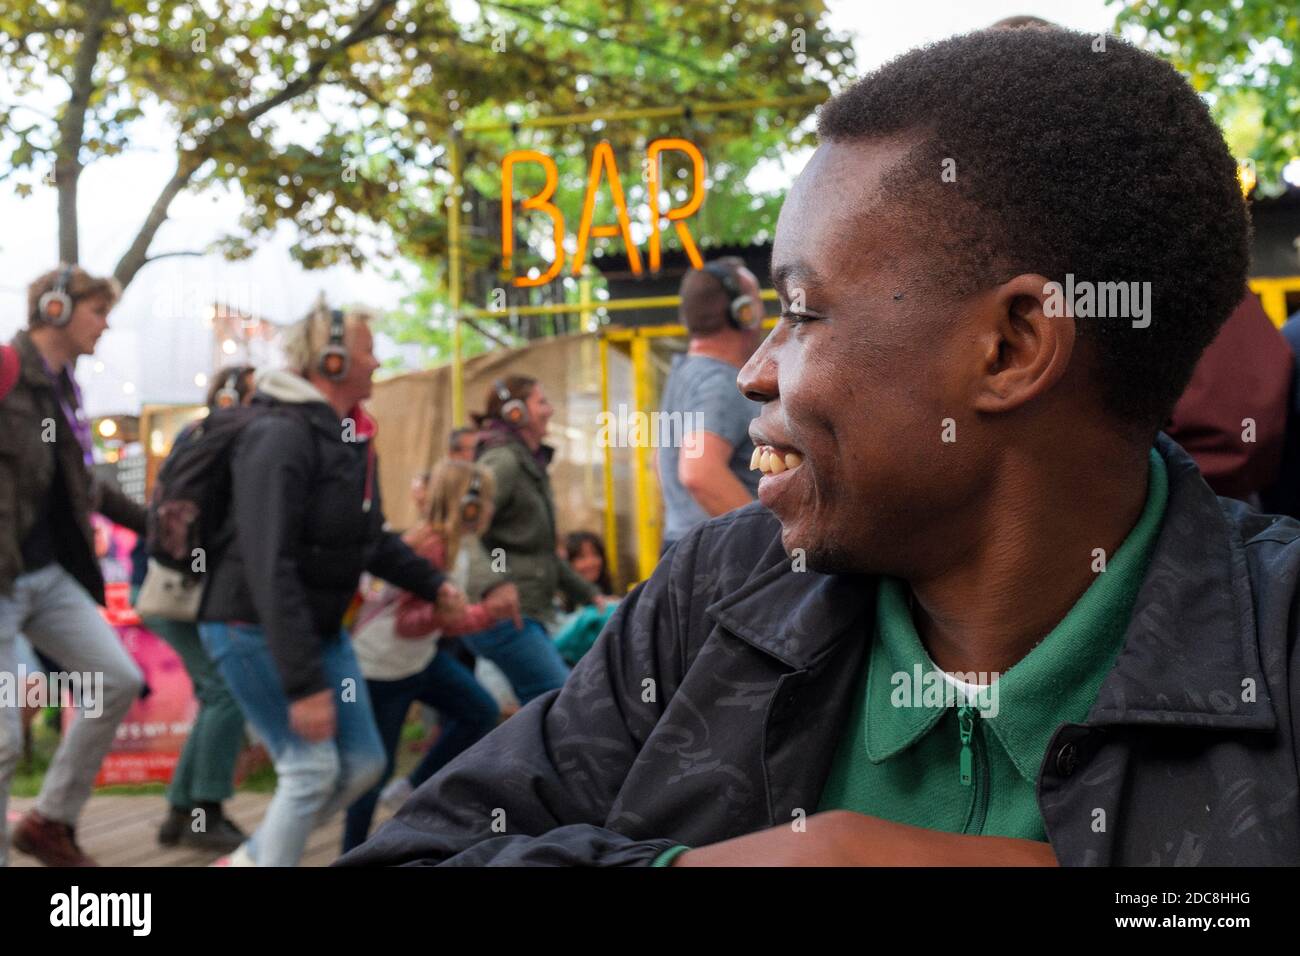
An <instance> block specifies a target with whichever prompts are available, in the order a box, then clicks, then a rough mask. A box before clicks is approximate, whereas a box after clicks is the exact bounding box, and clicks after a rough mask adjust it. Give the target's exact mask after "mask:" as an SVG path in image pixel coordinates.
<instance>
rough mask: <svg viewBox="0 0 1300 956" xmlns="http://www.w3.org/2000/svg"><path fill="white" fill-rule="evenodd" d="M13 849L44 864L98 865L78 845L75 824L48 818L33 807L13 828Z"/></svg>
mask: <svg viewBox="0 0 1300 956" xmlns="http://www.w3.org/2000/svg"><path fill="white" fill-rule="evenodd" d="M13 843H14V849H15V850H19V851H20V852H22V853H26V854H27V855H28V856H34V857H36V859H38V860H40V861H41V863H43V864H44V865H45V866H99V864H98V863H96V862H95V861H94V860H92V859H91V858H90V857H89V856H87V855H86V854H85V853H83V852H82V850H81V847H79V846H78V845H77V831H76V828H75V827H73V826H72V825H71V824H68V823H61V822H59V821H58V820H48V819H46V818H45V817H43V816H41V815H40V814H39V813H37V812H36V811H35V810H31V811H29V812H28V813H27V816H25V817H23V818H22V820H21V821H19V823H18V826H17V827H15V828H14V837H13Z"/></svg>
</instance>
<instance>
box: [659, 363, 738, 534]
mask: <svg viewBox="0 0 1300 956" xmlns="http://www.w3.org/2000/svg"><path fill="white" fill-rule="evenodd" d="M739 373H740V370H739V369H738V368H736V367H735V366H734V365H728V364H727V363H726V362H721V361H719V360H718V359H713V358H707V357H705V356H703V355H678V356H677V357H675V358H674V359H673V365H672V368H671V369H670V370H669V372H668V380H667V381H666V382H665V383H664V393H663V399H662V401H661V404H660V409H661V411H662V412H663V413H664V414H665V415H669V416H671V415H673V414H674V413H677V415H678V416H679V417H680V422H681V425H680V426H677V425H676V424H675V425H674V433H675V434H676V435H677V437H678V440H677V441H674V442H672V443H671V445H670V446H667V447H664V446H661V447H660V448H659V485H660V488H662V490H663V496H664V542H665V544H667V543H670V542H673V541H676V540H677V539H678V538H680V537H682V535H684V534H686V532H687V531H689V530H690V529H691V528H692V527H693V526H694V525H696V524H698V523H699V522H701V521H703V520H705V519H706V518H708V516H709V515H708V513H707V512H706V511H705V510H704V509H703V508H701V507H700V506H699V505H698V504H697V503H696V501H695V499H694V498H692V497H691V493H690V492H689V491H687V490H686V489H685V488H683V487H682V483H681V481H680V480H679V479H678V477H677V462H678V458H679V456H681V455H683V454H691V449H690V448H687V447H683V443H684V440H685V439H686V438H687V437H689V434H690V433H691V432H693V431H706V432H712V433H713V434H714V435H717V436H718V437H719V438H721V439H722V440H723V441H726V442H729V443H730V444H731V446H732V449H733V451H732V455H731V461H730V462H729V467H730V468H731V472H732V474H734V475H735V476H736V477H737V478H739V479H740V481H741V483H742V484H744V486H745V487H746V488H748V489H749V493H750V494H751V495H757V494H758V480H759V479H760V478H761V477H762V475H761V474H760V473H759V472H758V471H750V470H749V459H750V458H752V457H753V455H754V443H753V442H752V441H750V440H749V423H750V422H751V421H753V420H754V418H755V417H756V416H757V415H758V411H759V407H760V406H759V404H758V402H751V401H750V400H749V399H747V398H746V397H745V396H744V395H742V394H740V389H738V388H737V387H736V376H737V375H738V374H739ZM667 420H671V421H673V422H674V423H676V422H677V421H678V420H679V419H678V418H673V419H667ZM695 441H696V442H698V438H697V439H695ZM695 447H696V448H697V449H698V445H696V446H695Z"/></svg>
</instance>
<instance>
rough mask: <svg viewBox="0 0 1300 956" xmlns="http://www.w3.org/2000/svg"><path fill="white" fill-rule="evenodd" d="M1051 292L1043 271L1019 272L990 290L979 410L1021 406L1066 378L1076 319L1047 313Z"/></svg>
mask: <svg viewBox="0 0 1300 956" xmlns="http://www.w3.org/2000/svg"><path fill="white" fill-rule="evenodd" d="M1050 295H1051V289H1050V288H1049V280H1048V279H1046V278H1044V277H1043V276H1040V275H1018V276H1016V277H1015V278H1014V279H1011V280H1009V281H1008V282H1005V283H1003V284H1002V285H1000V286H998V287H997V288H996V289H994V290H992V291H991V292H990V293H989V296H990V300H989V301H988V302H987V304H986V308H987V309H988V312H987V313H986V316H987V320H988V321H987V324H986V325H985V326H984V328H983V329H982V330H981V332H980V342H981V346H982V349H983V354H982V355H981V362H982V368H981V369H980V376H979V381H978V383H977V387H976V393H975V408H976V409H977V410H978V411H981V412H1006V411H1011V410H1012V409H1015V408H1019V407H1020V406H1021V405H1024V404H1025V403H1027V402H1030V401H1032V400H1034V399H1035V398H1038V397H1039V396H1040V395H1043V394H1044V393H1046V392H1047V391H1049V390H1050V389H1051V388H1052V387H1053V386H1054V385H1056V383H1057V382H1059V381H1060V380H1061V379H1062V378H1064V377H1065V373H1066V370H1067V369H1069V367H1070V357H1071V355H1073V354H1074V337H1075V324H1074V322H1075V320H1074V317H1073V316H1071V315H1049V314H1047V310H1045V308H1044V306H1045V303H1046V301H1047V299H1048V298H1049V296H1050ZM1051 311H1053V312H1055V311H1059V310H1051Z"/></svg>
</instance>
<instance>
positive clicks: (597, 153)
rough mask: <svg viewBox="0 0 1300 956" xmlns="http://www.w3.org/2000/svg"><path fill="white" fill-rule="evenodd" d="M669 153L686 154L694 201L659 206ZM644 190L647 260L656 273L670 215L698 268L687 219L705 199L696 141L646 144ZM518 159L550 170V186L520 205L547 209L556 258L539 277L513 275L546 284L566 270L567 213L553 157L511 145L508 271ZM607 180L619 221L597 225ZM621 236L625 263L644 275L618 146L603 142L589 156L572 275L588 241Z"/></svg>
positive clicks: (505, 197)
mask: <svg viewBox="0 0 1300 956" xmlns="http://www.w3.org/2000/svg"><path fill="white" fill-rule="evenodd" d="M667 152H679V153H685V154H686V155H687V156H688V157H690V160H691V169H692V188H691V196H690V199H689V200H687V202H686V204H685V205H683V206H677V207H674V208H670V209H664V210H660V208H659V190H660V183H659V177H660V169H659V166H660V157H661V156H662V155H663V154H664V153H667ZM645 161H646V194H647V196H648V202H649V207H650V208H649V213H650V241H649V250H648V254H649V260H650V271H651V272H658V271H659V266H660V262H661V249H660V224H661V221H662V220H664V219H667V220H668V221H669V222H671V223H672V224H673V229H675V230H676V232H677V238H678V239H679V240H681V244H682V248H683V249H684V250H685V251H686V255H687V258H689V259H690V260H691V265H692V266H694V267H695V268H697V269H699V268H701V267H702V266H703V265H704V259H703V258H702V257H701V256H700V250H699V249H698V248H696V246H695V240H694V239H692V238H691V232H690V229H688V228H687V226H686V220H687V219H689V218H690V217H691V216H692V215H694V214H695V213H696V212H697V211H698V210H699V208H700V206H701V205H703V203H704V156H703V155H702V154H701V153H700V150H699V148H698V147H697V146H696V145H695V144H694V143H692V142H690V141H688V140H684V139H657V140H655V141H654V142H653V143H651V144H650V145H649V146H647V147H646V155H645ZM520 163H537V164H538V165H539V166H541V167H542V169H543V171H544V172H545V173H546V185H544V186H543V187H542V191H541V192H539V193H538V194H537V195H535V196H529V197H528V198H527V199H525V200H523V201H522V202H521V203H520V204H519V206H520V208H521V209H523V210H525V211H526V212H544V213H546V215H547V216H548V217H549V218H550V220H551V232H552V235H553V237H554V240H555V261H554V262H552V263H551V264H550V266H549V267H548V268H547V269H546V271H545V272H543V273H542V274H541V275H539V276H537V278H535V279H534V278H529V277H528V276H526V275H524V276H515V277H514V279H513V282H514V284H515V285H516V286H539V285H545V284H546V283H548V282H550V281H551V280H552V279H554V278H555V277H556V276H558V275H559V274H560V272H561V270H562V269H563V268H564V214H563V213H562V212H560V210H559V208H558V207H557V206H556V205H555V204H554V203H552V202H551V197H552V196H554V195H555V187H556V186H557V185H558V184H559V179H560V175H559V170H558V169H557V168H556V166H555V160H553V159H551V157H549V156H547V155H546V154H545V153H540V152H538V151H537V150H535V149H512V150H511V151H510V152H508V153H506V156H505V159H504V160H503V162H502V164H501V260H502V267H503V268H504V270H505V271H506V272H513V271H514V269H513V266H512V260H513V258H514V251H515V235H514V218H515V195H514V184H515V167H516V166H517V165H518V164H520ZM602 179H607V180H608V181H609V194H610V198H611V199H613V201H614V216H615V218H616V219H617V220H618V222H617V223H605V224H603V225H599V226H597V225H594V224H593V223H592V221H591V218H592V214H593V213H594V212H595V209H596V196H597V193H598V192H599V190H600V186H601V180H602ZM614 236H622V238H623V244H624V245H625V246H626V247H627V261H628V265H629V266H630V267H631V269H632V273H633V274H634V275H641V274H642V272H644V271H645V270H644V268H643V267H642V264H641V252H640V250H638V249H637V247H636V243H635V242H633V241H632V229H631V220H630V219H629V217H628V214H627V200H626V199H625V198H624V196H623V182H622V180H620V179H619V175H618V167H617V165H616V164H615V162H614V148H613V147H612V146H610V144H609V142H608V141H601V142H600V143H598V144H597V145H596V148H595V150H594V151H593V152H592V154H591V170H590V172H589V173H588V176H587V192H586V195H585V196H584V197H583V201H582V218H581V219H580V220H579V223H578V244H577V249H576V251H575V253H574V256H573V264H572V274H573V275H575V276H576V275H579V274H580V273H581V272H582V266H583V263H584V262H585V261H586V258H587V245H588V244H589V243H590V241H591V239H592V238H593V237H595V238H598V239H603V238H612V237H614Z"/></svg>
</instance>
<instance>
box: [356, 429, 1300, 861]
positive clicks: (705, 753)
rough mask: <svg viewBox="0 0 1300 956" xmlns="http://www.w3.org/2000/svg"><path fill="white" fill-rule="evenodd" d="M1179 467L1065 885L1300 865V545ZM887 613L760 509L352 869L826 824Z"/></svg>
mask: <svg viewBox="0 0 1300 956" xmlns="http://www.w3.org/2000/svg"><path fill="white" fill-rule="evenodd" d="M1157 447H1158V450H1159V451H1160V453H1161V454H1162V455H1163V456H1164V458H1165V461H1166V464H1167V466H1168V473H1169V501H1168V505H1167V508H1166V512H1165V518H1164V524H1163V527H1162V529H1161V531H1160V536H1159V539H1158V541H1157V544H1156V546H1155V549H1154V551H1153V553H1152V557H1151V561H1150V564H1149V566H1148V569H1147V574H1146V578H1145V580H1144V582H1143V584H1142V588H1141V591H1140V594H1139V596H1138V599H1137V603H1136V606H1135V609H1134V613H1133V617H1132V620H1131V622H1130V624H1129V628H1128V632H1127V635H1126V637H1125V644H1124V648H1123V650H1122V651H1121V653H1120V655H1119V656H1118V658H1117V660H1116V662H1115V664H1114V666H1113V669H1112V670H1111V672H1110V673H1109V674H1108V676H1107V678H1106V680H1105V682H1104V683H1103V685H1102V688H1101V691H1100V693H1099V695H1098V698H1097V700H1096V702H1095V704H1094V705H1093V708H1092V710H1091V712H1090V714H1089V715H1088V719H1087V720H1086V722H1085V723H1083V724H1079V725H1075V724H1065V725H1062V726H1061V727H1059V728H1058V729H1057V731H1056V733H1055V735H1054V737H1053V738H1052V741H1051V744H1050V745H1049V747H1048V749H1047V752H1046V754H1045V755H1044V758H1043V762H1042V765H1041V767H1040V770H1039V776H1038V802H1039V807H1040V809H1041V811H1042V814H1043V819H1044V821H1045V823H1046V829H1047V834H1048V837H1049V839H1050V840H1051V843H1052V846H1053V848H1054V850H1055V852H1056V855H1057V857H1058V859H1059V860H1060V862H1061V863H1062V864H1063V865H1067V866H1069V865H1074V866H1080V865H1083V866H1087V865H1108V864H1134V865H1140V864H1158V865H1202V866H1209V865H1253V864H1292V865H1293V864H1295V862H1296V861H1297V860H1300V799H1298V797H1297V780H1298V779H1300V774H1298V773H1297V750H1296V746H1297V739H1300V738H1298V736H1297V729H1298V725H1300V715H1298V714H1297V703H1298V702H1300V655H1298V654H1297V640H1296V632H1297V627H1298V624H1297V619H1296V617H1295V613H1294V608H1295V606H1296V601H1297V575H1298V574H1300V543H1297V538H1298V537H1300V524H1297V523H1296V522H1294V521H1292V520H1291V519H1285V518H1275V517H1269V516H1261V515H1258V514H1255V513H1253V512H1251V511H1249V510H1248V509H1247V508H1246V507H1245V506H1244V505H1241V504H1240V503H1238V502H1235V501H1230V500H1227V499H1219V498H1216V497H1215V495H1214V494H1213V492H1211V491H1210V489H1209V487H1208V486H1207V485H1206V484H1205V482H1204V480H1203V479H1202V478H1201V476H1200V473H1199V472H1198V471H1197V470H1196V466H1195V464H1194V463H1193V462H1192V460H1191V459H1190V458H1189V457H1188V456H1187V454H1186V453H1185V452H1183V451H1182V449H1181V448H1179V447H1178V446H1177V445H1175V444H1174V443H1173V442H1172V441H1170V440H1169V439H1167V438H1166V437H1164V436H1163V435H1162V436H1161V437H1160V439H1159V441H1158V444H1157ZM874 595H875V587H874V584H873V582H872V581H871V580H870V579H868V578H865V577H861V576H851V575H829V576H828V575H821V574H816V573H813V572H807V571H806V572H802V573H799V572H795V571H793V570H792V569H791V561H790V560H789V558H788V557H787V556H786V554H785V552H784V550H783V549H782V547H781V543H780V525H779V523H778V522H777V520H776V519H775V517H773V516H772V515H771V514H770V513H769V512H767V511H766V510H765V509H763V508H762V507H761V506H760V505H757V504H754V505H750V506H748V507H745V508H742V509H740V510H738V511H735V512H732V513H731V514H728V515H724V516H722V517H720V518H716V519H714V520H712V521H709V522H707V523H705V524H702V525H700V526H699V527H697V528H696V529H695V530H693V531H692V532H691V533H690V534H689V535H688V536H687V537H686V538H683V539H682V540H681V541H679V542H678V543H677V544H676V545H675V546H674V548H673V549H672V550H671V551H669V552H668V554H667V555H666V556H665V558H664V560H663V561H661V562H660V564H659V567H658V568H657V569H656V571H655V573H654V574H653V576H652V577H651V578H650V579H649V581H647V582H645V583H644V584H643V585H642V586H640V587H639V588H638V589H637V590H636V591H634V592H633V594H632V595H631V596H630V597H629V598H628V599H627V600H626V601H624V602H623V604H622V605H621V606H620V608H619V610H618V612H617V614H616V615H615V617H614V618H613V619H612V620H611V622H610V624H609V625H608V626H607V627H606V629H605V632H604V633H603V634H602V635H601V637H600V639H599V641H598V642H597V643H596V645H595V647H594V648H593V649H592V650H591V651H590V652H589V653H588V654H587V655H586V657H584V658H583V660H582V662H581V663H580V664H579V665H578V667H577V668H576V669H575V670H574V672H573V674H572V676H571V677H570V678H569V681H568V683H567V684H566V685H565V686H564V687H563V688H562V689H560V690H558V691H553V692H551V693H549V694H547V695H545V696H543V697H540V698H538V699H537V700H535V701H533V702H532V703H530V704H529V705H528V706H527V707H525V708H524V709H523V710H522V711H521V712H520V713H519V714H517V715H516V716H514V717H512V718H510V720H508V721H506V722H505V723H504V724H502V725H501V726H500V727H499V728H498V729H496V730H495V731H493V732H492V733H491V734H489V735H488V736H487V737H486V738H484V739H483V740H482V741H480V742H479V743H478V744H477V745H475V746H474V747H473V748H471V749H470V750H468V751H467V752H465V753H463V754H461V755H460V756H459V757H458V758H457V759H456V760H454V761H452V762H451V763H450V764H448V765H447V766H446V767H445V768H443V770H442V771H441V772H440V773H438V774H437V775H436V776H435V777H433V778H432V779H431V780H429V781H428V782H427V783H426V784H425V785H424V786H422V787H421V788H420V789H419V790H417V791H416V793H415V794H414V795H413V796H412V797H411V799H410V800H408V801H407V803H406V805H405V806H404V807H403V808H402V810H401V811H400V812H399V813H398V815H397V816H396V818H395V819H394V820H392V821H390V822H389V823H388V824H387V825H385V826H384V827H382V828H381V829H380V830H379V831H378V832H377V833H376V834H375V836H374V837H373V838H372V839H371V840H370V841H369V842H368V843H366V844H364V845H363V846H361V847H359V848H357V849H356V850H354V851H353V852H352V853H350V854H349V855H348V856H346V857H344V858H343V860H342V861H340V862H341V863H342V864H343V865H358V864H360V865H364V864H403V863H405V864H417V865H437V864H447V865H475V864H499V865H500V864H551V865H565V864H576V865H594V866H612V865H636V864H641V865H644V864H648V863H650V862H651V861H652V860H653V859H654V858H655V857H656V856H657V855H658V854H659V853H660V852H661V851H663V850H664V849H666V848H667V847H669V846H672V845H673V844H677V843H683V844H686V845H688V846H703V845H706V844H709V843H715V842H718V841H720V840H725V839H728V838H731V837H735V836H739V835H741V834H744V833H750V832H753V831H755V830H759V829H763V828H766V827H771V826H775V825H777V824H781V823H788V822H790V820H791V819H793V814H794V813H795V811H796V809H798V808H803V809H805V810H806V811H807V812H810V813H811V812H812V810H813V808H815V807H816V806H817V804H818V800H819V797H820V795H821V792H822V788H823V786H824V784H825V781H826V777H827V775H828V772H829V769H830V766H831V762H832V758H833V756H834V752H835V746H836V744H837V743H838V741H839V739H840V735H841V734H842V733H843V730H844V727H845V722H846V721H847V720H848V718H849V713H850V709H851V707H852V704H853V695H854V694H855V692H856V688H857V687H858V681H859V678H860V676H861V671H862V669H863V667H865V665H866V660H867V658H866V652H867V647H868V640H869V636H870V634H871V631H870V627H871V624H872V621H873V620H874V617H873V613H874V607H873V605H874ZM1098 810H1101V811H1104V817H1103V816H1102V815H1101V814H1098V813H1097V811H1098ZM1103 820H1104V826H1098V823H1099V822H1101V821H1103Z"/></svg>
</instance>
